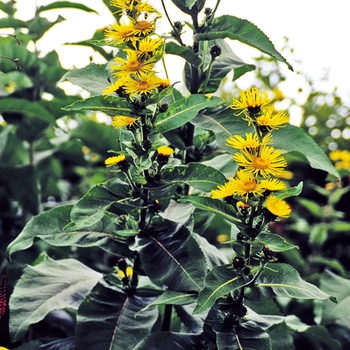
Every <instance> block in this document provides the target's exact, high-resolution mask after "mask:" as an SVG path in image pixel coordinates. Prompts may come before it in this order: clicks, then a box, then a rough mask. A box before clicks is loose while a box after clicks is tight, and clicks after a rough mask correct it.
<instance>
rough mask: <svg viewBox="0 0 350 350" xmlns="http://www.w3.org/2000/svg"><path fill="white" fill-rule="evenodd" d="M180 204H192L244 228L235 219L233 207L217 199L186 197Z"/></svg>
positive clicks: (180, 200)
mask: <svg viewBox="0 0 350 350" xmlns="http://www.w3.org/2000/svg"><path fill="white" fill-rule="evenodd" d="M178 201H179V202H180V203H192V204H193V205H194V206H195V207H196V208H198V209H202V210H205V211H209V212H212V213H215V214H218V215H220V216H222V217H223V218H225V219H226V220H228V221H229V222H232V223H233V224H235V225H236V226H237V227H244V224H242V222H241V221H240V220H239V219H237V212H236V210H235V209H234V207H233V206H232V205H230V204H227V203H225V202H223V201H221V200H219V199H213V198H209V197H199V196H186V197H182V198H180V199H179V200H178Z"/></svg>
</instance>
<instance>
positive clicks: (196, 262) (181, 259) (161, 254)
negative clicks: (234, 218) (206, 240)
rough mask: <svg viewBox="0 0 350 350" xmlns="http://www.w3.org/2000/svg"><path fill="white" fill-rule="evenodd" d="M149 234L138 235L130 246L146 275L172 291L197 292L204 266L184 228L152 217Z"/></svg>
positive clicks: (197, 247) (200, 255) (197, 250)
mask: <svg viewBox="0 0 350 350" xmlns="http://www.w3.org/2000/svg"><path fill="white" fill-rule="evenodd" d="M149 231H150V232H148V233H145V234H144V235H143V237H142V236H141V237H140V235H139V237H137V238H136V239H135V243H134V244H133V245H132V246H131V249H132V250H137V251H138V252H139V254H140V258H141V262H142V266H143V268H144V270H145V272H146V273H147V276H148V277H150V278H151V280H152V281H153V282H154V283H157V284H160V285H163V284H165V285H167V286H168V287H169V288H170V289H172V290H174V291H178V292H194V291H199V290H200V289H201V288H202V286H203V279H204V276H205V273H206V270H207V267H206V263H205V257H204V255H203V253H202V251H201V249H200V247H199V245H198V243H197V242H196V241H195V240H194V239H193V237H192V236H191V235H190V232H189V231H188V229H187V228H186V227H184V226H182V225H181V224H178V223H175V222H173V221H169V220H165V219H161V218H154V219H153V220H152V227H151V229H150V230H149ZM174 276H176V277H175V278H174Z"/></svg>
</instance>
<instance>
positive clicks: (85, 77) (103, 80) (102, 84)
mask: <svg viewBox="0 0 350 350" xmlns="http://www.w3.org/2000/svg"><path fill="white" fill-rule="evenodd" d="M66 80H68V81H70V82H71V83H73V84H76V85H79V86H80V87H82V88H83V89H85V90H87V91H89V92H90V93H91V94H93V95H101V94H102V91H103V90H104V89H105V88H106V86H107V85H108V80H107V75H106V64H95V63H91V64H89V65H88V66H86V67H84V68H81V69H74V70H70V71H69V72H67V73H66V74H65V75H64V76H63V77H62V78H61V80H60V82H64V81H66Z"/></svg>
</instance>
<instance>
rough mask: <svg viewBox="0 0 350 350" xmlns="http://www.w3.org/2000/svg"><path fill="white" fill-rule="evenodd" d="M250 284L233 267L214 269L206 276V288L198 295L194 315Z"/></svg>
mask: <svg viewBox="0 0 350 350" xmlns="http://www.w3.org/2000/svg"><path fill="white" fill-rule="evenodd" d="M249 282H250V281H247V280H245V279H244V278H243V277H242V275H241V274H238V273H237V272H236V271H235V270H234V269H233V267H232V265H222V266H217V267H214V268H213V269H212V270H211V271H210V272H209V273H208V274H207V275H206V276H205V280H204V284H205V286H204V288H203V289H202V290H201V291H200V293H199V295H198V305H197V306H196V308H195V309H194V311H193V313H194V314H197V313H199V312H202V311H204V310H206V309H209V308H210V307H212V306H213V305H214V304H215V302H216V300H217V299H219V298H221V297H222V296H224V295H226V294H228V293H231V292H232V291H234V290H237V289H239V288H241V287H243V286H245V285H246V284H249Z"/></svg>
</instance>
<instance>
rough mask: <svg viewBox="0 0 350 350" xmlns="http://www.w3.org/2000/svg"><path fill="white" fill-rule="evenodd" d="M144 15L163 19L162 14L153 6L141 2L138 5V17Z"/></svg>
mask: <svg viewBox="0 0 350 350" xmlns="http://www.w3.org/2000/svg"><path fill="white" fill-rule="evenodd" d="M142 13H144V14H146V16H145V17H147V15H148V14H156V15H157V16H158V17H161V14H160V12H158V11H157V10H156V9H155V8H154V7H153V6H152V5H150V4H149V3H147V2H142V3H141V2H140V3H139V4H137V5H136V16H140V15H141V14H142Z"/></svg>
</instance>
